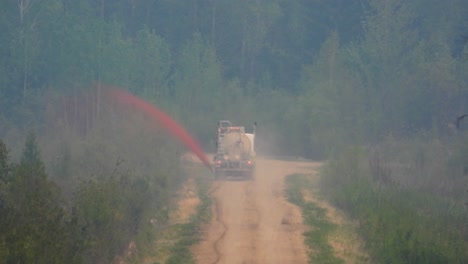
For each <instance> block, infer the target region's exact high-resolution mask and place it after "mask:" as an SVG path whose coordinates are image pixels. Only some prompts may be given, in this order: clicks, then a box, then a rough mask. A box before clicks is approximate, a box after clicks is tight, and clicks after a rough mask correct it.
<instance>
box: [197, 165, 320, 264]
mask: <svg viewBox="0 0 468 264" xmlns="http://www.w3.org/2000/svg"><path fill="white" fill-rule="evenodd" d="M319 165H320V164H319V163H313V162H297V161H295V162H293V161H280V160H267V159H259V160H257V166H256V172H255V179H254V180H253V181H244V180H236V179H229V178H228V179H225V180H221V181H217V182H215V184H214V186H213V188H212V190H211V197H212V199H213V206H212V220H211V222H210V223H209V225H207V226H206V227H203V230H204V231H203V236H202V239H201V242H200V243H199V244H197V245H195V246H194V247H193V248H192V252H193V254H194V256H195V259H196V261H197V263H200V264H218V263H233V264H240V263H242V264H254V263H258V264H263V263H268V264H270V263H291V264H293V263H298V264H299V263H308V259H307V250H306V247H305V245H304V239H303V236H302V234H303V232H304V231H305V228H306V227H305V226H304V225H303V223H302V216H301V212H300V210H299V208H297V207H296V206H295V205H293V204H291V203H289V202H287V201H286V200H285V196H284V178H285V176H287V175H290V174H293V173H314V172H315V170H316V169H317V168H318V166H319Z"/></svg>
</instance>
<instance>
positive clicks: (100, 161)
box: [0, 116, 185, 263]
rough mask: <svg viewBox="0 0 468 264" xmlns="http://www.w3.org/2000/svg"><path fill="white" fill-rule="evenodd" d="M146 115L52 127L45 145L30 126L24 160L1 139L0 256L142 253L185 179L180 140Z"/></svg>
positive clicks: (92, 257)
mask: <svg viewBox="0 0 468 264" xmlns="http://www.w3.org/2000/svg"><path fill="white" fill-rule="evenodd" d="M107 117H108V119H107V121H111V120H112V118H110V117H109V116H107ZM127 117H128V116H127ZM130 120H133V123H132V122H131V121H130ZM128 122H130V123H132V126H129V123H128ZM142 122H143V120H140V119H139V118H134V119H132V118H129V120H127V123H125V124H122V123H120V124H118V123H117V124H116V126H114V127H108V124H105V123H106V121H104V120H103V121H102V122H101V125H103V126H96V127H95V130H93V133H89V134H88V135H86V136H84V137H83V136H81V135H76V134H75V133H73V131H70V133H64V134H61V131H57V130H55V131H53V132H52V131H51V132H50V133H49V134H48V135H43V136H42V137H41V138H40V140H41V141H42V143H43V144H44V143H46V144H45V145H44V146H43V147H42V148H40V147H39V143H38V141H39V140H38V138H36V136H34V135H33V134H31V135H29V136H28V137H27V139H26V143H25V145H24V147H23V150H22V152H21V154H20V158H19V162H14V160H15V159H14V158H12V157H10V152H9V148H8V147H7V146H6V144H4V143H3V141H1V140H0V164H1V169H0V245H1V246H0V263H19V262H21V263H112V262H113V261H115V260H116V259H119V258H128V259H138V258H139V253H138V252H139V250H143V249H144V247H145V245H147V244H149V243H150V242H151V241H153V240H154V239H157V237H155V236H154V232H152V231H153V229H155V228H159V227H161V226H164V225H165V224H166V222H167V219H168V206H169V205H170V202H171V197H172V195H173V193H174V192H175V191H176V190H177V189H178V187H179V185H180V183H181V182H183V181H184V179H185V176H184V175H185V174H184V172H183V171H182V170H180V169H179V164H178V155H177V149H178V147H177V146H171V143H170V142H166V143H165V141H163V140H162V139H161V136H160V135H158V134H155V133H153V134H152V133H151V131H150V130H145V129H144V128H145V126H141V125H142ZM137 127H139V128H140V129H136V128H137ZM108 129H111V130H113V129H116V131H118V132H116V131H114V132H113V133H112V134H110V133H109V132H110V131H109V130H108ZM109 135H111V136H109ZM129 135H132V136H130V137H129ZM44 153H46V155H44ZM47 154H48V155H47ZM44 157H46V158H44ZM44 160H46V161H47V162H45V161H44ZM46 164H47V165H48V166H46Z"/></svg>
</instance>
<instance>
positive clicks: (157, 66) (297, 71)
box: [0, 0, 468, 263]
mask: <svg viewBox="0 0 468 264" xmlns="http://www.w3.org/2000/svg"><path fill="white" fill-rule="evenodd" d="M466 14H468V1H466V0H450V1H440V0H360V1H351V0H349V1H344V0H329V1H308V0H295V1H284V0H268V1H245V0H243V1H232V0H217V1H206V0H205V1H202V0H193V1H190V4H187V1H186V0H171V1H155V0H139V1H128V0H113V1H104V0H100V1H96V0H73V1H71V0H42V1H30V0H16V1H13V0H10V1H0V32H2V34H0V139H1V140H2V141H3V143H5V145H7V146H8V148H7V147H3V149H4V150H3V152H2V153H3V154H2V161H1V162H2V164H3V165H2V168H3V169H2V171H1V173H2V174H1V175H0V210H1V214H0V230H1V232H0V263H1V262H11V261H10V260H15V261H16V262H29V260H30V259H31V258H35V259H36V262H37V263H62V262H63V261H62V260H63V259H66V260H67V262H68V263H96V262H101V263H105V262H109V261H111V260H112V259H114V258H116V256H119V255H120V254H122V253H124V252H127V253H128V254H130V255H131V256H134V257H135V258H137V256H138V253H135V252H136V251H135V250H136V249H135V248H137V249H138V250H140V251H144V247H145V245H148V243H149V242H148V241H152V240H153V239H155V237H154V236H157V234H155V233H154V232H152V231H153V229H154V228H160V227H162V226H164V225H165V223H167V218H168V217H167V214H168V211H169V209H168V205H169V204H170V200H171V199H170V198H171V197H172V196H173V195H174V193H175V192H176V190H177V189H178V187H179V186H180V184H181V183H182V182H184V180H185V178H186V175H185V174H184V173H183V172H182V171H181V169H180V166H179V164H178V161H179V158H180V154H181V152H182V150H181V146H180V145H179V144H178V143H175V142H172V141H170V140H168V137H166V136H167V135H165V134H164V133H163V132H162V130H160V129H158V127H157V124H153V123H151V124H148V123H149V122H148V120H145V119H144V118H142V117H141V116H140V117H138V116H137V115H135V113H134V112H133V111H132V107H128V108H127V109H117V108H115V107H113V106H110V105H108V103H109V102H106V98H105V94H104V92H103V89H102V88H103V87H105V86H106V85H108V86H112V87H121V88H122V89H125V90H127V91H129V92H131V93H132V94H134V95H136V96H138V97H140V98H143V99H144V100H146V101H149V102H151V103H152V104H155V105H157V106H158V107H159V108H161V109H162V110H164V111H165V112H167V113H168V114H169V115H170V116H171V117H173V118H174V119H175V120H177V121H178V122H179V123H181V124H183V126H184V127H185V128H187V130H188V131H189V132H190V133H191V134H193V135H194V137H195V138H196V139H197V140H198V141H199V142H200V143H201V144H202V146H203V148H204V149H205V150H206V151H213V150H214V149H215V143H216V142H215V139H214V132H215V129H216V122H217V121H218V120H221V119H229V120H231V121H233V122H234V123H235V124H245V125H246V126H247V125H248V124H253V123H254V121H257V122H258V129H257V132H258V134H257V135H258V137H257V139H258V140H256V145H257V149H258V154H259V155H261V154H269V155H273V156H283V155H285V156H295V157H296V156H302V157H305V158H308V159H320V160H329V162H327V165H326V166H325V167H324V171H323V172H322V183H321V185H322V189H323V190H324V197H326V198H327V199H329V200H330V201H331V202H332V203H333V204H334V205H336V206H338V207H339V208H341V209H342V210H343V211H344V212H346V213H347V214H349V216H350V217H351V218H352V219H354V220H355V221H357V222H359V223H360V233H361V235H362V237H363V238H365V239H366V240H367V243H366V244H367V247H368V249H369V252H370V253H371V255H372V258H373V259H375V261H381V262H384V263H385V262H392V263H404V262H405V261H406V262H411V263H430V262H446V261H448V262H452V263H457V262H458V263H462V262H468V261H466V252H468V250H467V249H466V243H467V240H468V239H467V237H468V236H467V229H466V225H465V224H463V223H466V222H467V219H466V214H467V207H466V205H465V203H466V202H468V199H467V198H466V196H467V193H466V190H467V172H468V160H467V158H466V157H468V151H467V149H468V143H467V142H466V141H467V133H468V117H464V114H468V108H467V106H468V74H467V73H468V37H467V36H468V32H467V29H468V16H467V15H466ZM463 117H464V118H463ZM29 132H33V133H34V134H35V135H36V137H35V140H32V139H29V140H28V141H27V142H29V143H27V144H26V146H25V141H26V140H25V139H26V138H27V137H28V135H27V133H29ZM31 142H34V143H31ZM32 146H34V147H32ZM6 149H9V150H10V151H9V152H7V151H6ZM28 149H36V150H37V151H36V150H34V151H30V150H28ZM26 150H28V151H26ZM39 150H40V151H39ZM36 152H37V153H41V155H40V156H39V155H36V154H34V155H33V160H35V161H34V162H33V163H34V164H36V165H31V164H30V163H28V162H26V161H25V160H29V158H24V157H25V156H29V155H30V153H36ZM7 153H8V154H7ZM27 153H29V154H27ZM38 164H39V165H38ZM31 201H37V203H32V202H31ZM16 203H17V204H16ZM311 210H315V209H313V208H311ZM318 211H320V210H318ZM318 211H317V213H318ZM152 219H154V220H157V221H153V223H157V224H156V226H157V227H155V226H154V225H155V224H151V222H150V221H151V220H152ZM39 227H40V228H39ZM38 230H42V231H38ZM116 230H117V231H116ZM46 233H47V234H48V235H45V234H46ZM58 237H61V239H60V241H59V242H58V244H57V243H55V242H56V241H58ZM133 245H136V246H133ZM72 249H73V250H72ZM130 249H131V250H130ZM51 252H54V253H51ZM129 252H133V253H129Z"/></svg>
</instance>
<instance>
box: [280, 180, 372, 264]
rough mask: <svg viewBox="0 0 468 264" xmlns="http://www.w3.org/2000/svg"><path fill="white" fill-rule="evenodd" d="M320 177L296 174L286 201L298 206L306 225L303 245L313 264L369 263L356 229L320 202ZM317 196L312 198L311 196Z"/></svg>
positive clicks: (288, 184)
mask: <svg viewBox="0 0 468 264" xmlns="http://www.w3.org/2000/svg"><path fill="white" fill-rule="evenodd" d="M317 179H318V177H317V176H315V175H304V174H293V175H289V176H288V177H287V178H286V196H287V199H288V200H289V201H290V202H291V203H294V204H295V205H297V206H299V207H300V209H301V211H302V217H303V219H304V224H305V225H307V228H308V231H306V232H305V233H304V242H305V244H306V245H307V247H308V256H309V262H310V263H330V264H331V263H336V264H338V263H369V261H368V259H367V256H366V254H365V253H364V252H363V250H362V248H361V247H362V246H363V245H362V242H361V241H360V240H359V238H358V237H357V235H356V234H355V232H356V228H355V226H354V225H353V224H352V223H351V221H349V220H348V219H344V218H343V217H337V215H336V213H335V214H331V212H329V210H331V209H332V208H330V206H328V207H327V206H326V205H324V202H323V201H321V200H319V198H318V197H319V195H320V194H319V193H318V187H319V186H318V185H317V184H318V182H317ZM312 196H313V197H314V199H312V198H311V197H312Z"/></svg>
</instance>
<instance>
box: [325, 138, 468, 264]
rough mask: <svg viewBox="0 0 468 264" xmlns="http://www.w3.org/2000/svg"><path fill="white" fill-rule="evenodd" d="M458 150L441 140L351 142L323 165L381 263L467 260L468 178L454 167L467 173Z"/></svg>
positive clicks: (329, 191) (333, 193)
mask: <svg viewBox="0 0 468 264" xmlns="http://www.w3.org/2000/svg"><path fill="white" fill-rule="evenodd" d="M440 151H446V153H445V152H444V153H440ZM456 151H457V149H456V148H452V146H445V145H442V144H441V143H440V142H427V143H424V144H423V143H416V144H410V143H405V144H403V143H401V142H386V143H385V144H382V145H380V146H377V147H374V148H372V149H364V148H357V147H352V148H348V149H345V150H343V151H341V152H340V153H339V154H337V155H335V156H334V158H333V159H331V160H330V161H329V162H328V163H327V164H326V165H325V166H324V168H323V171H322V177H321V183H320V184H321V187H322V190H323V193H324V195H325V196H326V197H327V198H328V199H329V200H330V201H331V202H332V203H334V204H335V205H336V206H338V207H340V208H341V209H343V210H344V211H345V212H347V213H348V214H349V215H350V216H351V217H353V218H354V219H356V220H358V221H359V231H360V233H361V235H362V236H363V238H364V239H365V240H366V241H367V244H366V246H367V248H368V250H369V252H370V254H371V255H372V257H373V259H374V260H375V262H381V263H467V262H468V241H467V235H468V233H467V230H466V223H468V212H467V210H466V208H464V207H463V204H464V200H463V198H462V197H463V196H461V195H460V192H461V191H463V189H462V188H466V185H463V184H462V182H463V175H462V174H456V175H454V174H449V173H457V172H458V173H462V171H461V170H459V169H458V170H457V168H456V166H454V165H453V164H451V163H450V161H451V160H453V159H454V156H451V155H449V154H448V153H455V152H456ZM457 166H460V164H458V165H457ZM436 179H440V181H443V184H441V183H440V181H437V180H436ZM465 180H466V178H465ZM421 181H423V182H421ZM460 184H461V186H459V185H460ZM465 184H466V182H465Z"/></svg>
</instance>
